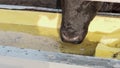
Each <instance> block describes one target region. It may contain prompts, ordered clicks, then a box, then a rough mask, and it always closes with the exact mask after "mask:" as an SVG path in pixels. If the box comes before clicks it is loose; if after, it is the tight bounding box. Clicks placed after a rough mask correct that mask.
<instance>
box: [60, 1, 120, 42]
mask: <svg viewBox="0 0 120 68" xmlns="http://www.w3.org/2000/svg"><path fill="white" fill-rule="evenodd" d="M61 6H62V23H61V27H60V37H61V40H62V41H63V42H68V43H73V44H80V43H81V42H82V41H83V40H84V38H85V37H86V34H87V33H88V27H89V24H90V22H91V21H92V20H93V19H94V17H95V16H96V14H97V12H98V11H113V6H114V8H115V9H114V11H115V10H116V9H118V8H119V9H118V10H117V11H118V12H120V4H118V5H117V6H116V5H115V4H113V3H103V2H90V1H83V0H61ZM107 6H108V7H109V8H110V9H109V8H108V7H107ZM105 8H107V10H105ZM111 8H112V9H111Z"/></svg>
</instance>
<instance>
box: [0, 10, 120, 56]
mask: <svg viewBox="0 0 120 68" xmlns="http://www.w3.org/2000/svg"><path fill="white" fill-rule="evenodd" d="M61 16H62V15H61V14H60V13H46V12H33V11H18V10H4V9H0V33H1V31H3V32H6V33H9V32H14V33H24V34H28V35H30V36H22V37H31V36H32V37H38V36H45V37H49V38H52V39H53V40H56V43H57V44H55V45H57V47H56V46H53V47H51V46H52V45H51V46H49V45H48V46H49V47H47V48H45V45H44V43H47V42H49V41H46V40H45V41H44V43H41V44H38V43H39V40H36V38H32V37H31V38H29V39H26V40H24V43H23V42H22V43H20V42H19V43H16V41H10V42H7V43H4V42H2V43H1V42H0V44H3V45H11V44H12V45H13V46H17V45H19V46H17V47H24V48H33V49H39V50H41V49H42V50H47V49H50V50H48V51H57V52H64V53H72V54H81V55H89V56H93V55H95V56H97V57H105V58H106V57H108V58H111V55H114V54H116V53H115V51H114V50H116V48H114V47H110V48H109V47H108V49H106V47H105V46H106V45H101V42H100V40H101V39H102V38H104V37H120V36H119V35H120V32H119V31H120V30H119V29H120V17H107V16H96V18H95V19H94V20H93V21H92V22H91V24H90V27H89V32H88V35H87V37H86V38H85V40H84V41H83V43H81V44H79V45H74V44H68V43H63V42H61V41H60V38H59V27H60V23H61ZM3 32H2V33H3ZM6 33H3V35H1V34H0V35H1V36H0V37H2V36H6V35H7V36H11V35H9V34H14V33H9V34H6ZM15 35H16V34H15ZM20 35H21V34H20ZM13 36H14V35H13ZM18 36H19V35H18ZM10 38H11V39H12V38H13V37H6V39H10ZM2 39H4V38H3V37H2ZM28 40H29V42H28ZM19 41H23V39H21V40H19ZM13 43H14V44H13ZM43 47H44V48H43ZM96 47H97V48H96ZM52 48H53V49H52ZM111 48H112V50H111ZM102 49H104V50H102ZM119 50H120V48H117V50H116V52H117V53H118V52H119ZM112 51H113V52H112ZM101 52H102V53H101ZM108 52H111V53H112V54H109V53H108ZM104 55H106V56H104Z"/></svg>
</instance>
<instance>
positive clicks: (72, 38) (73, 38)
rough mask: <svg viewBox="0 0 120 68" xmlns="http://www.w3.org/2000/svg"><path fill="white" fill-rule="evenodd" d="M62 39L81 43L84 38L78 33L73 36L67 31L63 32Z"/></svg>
mask: <svg viewBox="0 0 120 68" xmlns="http://www.w3.org/2000/svg"><path fill="white" fill-rule="evenodd" d="M73 35H74V34H73ZM61 40H62V41H63V42H67V43H72V44H80V43H81V42H82V41H83V38H80V36H78V35H76V36H73V37H71V36H69V35H66V34H65V33H61Z"/></svg>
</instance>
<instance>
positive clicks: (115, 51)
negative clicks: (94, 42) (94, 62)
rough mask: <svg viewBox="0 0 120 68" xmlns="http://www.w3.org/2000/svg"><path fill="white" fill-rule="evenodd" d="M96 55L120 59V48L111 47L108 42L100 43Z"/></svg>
mask: <svg viewBox="0 0 120 68" xmlns="http://www.w3.org/2000/svg"><path fill="white" fill-rule="evenodd" d="M95 56H96V57H102V58H115V59H120V48H115V47H109V46H107V44H104V43H102V42H101V43H99V44H98V46H97V48H96V53H95Z"/></svg>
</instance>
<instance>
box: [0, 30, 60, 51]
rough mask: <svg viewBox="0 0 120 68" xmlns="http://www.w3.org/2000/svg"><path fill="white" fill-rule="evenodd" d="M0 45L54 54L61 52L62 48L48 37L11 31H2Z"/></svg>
mask: <svg viewBox="0 0 120 68" xmlns="http://www.w3.org/2000/svg"><path fill="white" fill-rule="evenodd" d="M0 45H5V46H15V47H20V48H30V49H36V50H45V51H53V52H59V46H60V44H59V43H58V42H56V41H55V40H54V39H51V38H48V37H44V36H33V35H30V34H27V33H22V32H11V31H0Z"/></svg>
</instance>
